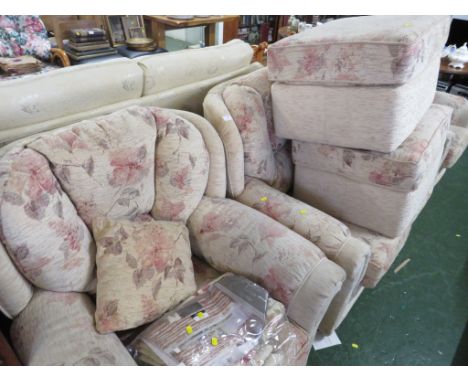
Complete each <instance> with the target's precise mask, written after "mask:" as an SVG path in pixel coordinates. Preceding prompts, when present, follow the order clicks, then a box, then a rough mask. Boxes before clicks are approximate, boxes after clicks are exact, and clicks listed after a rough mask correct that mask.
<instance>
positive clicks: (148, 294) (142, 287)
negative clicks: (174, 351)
mask: <svg viewBox="0 0 468 382" xmlns="http://www.w3.org/2000/svg"><path fill="white" fill-rule="evenodd" d="M93 232H94V237H95V239H96V243H97V255H96V265H97V280H98V281H97V294H96V314H95V318H96V328H97V330H98V331H99V332H100V333H108V332H113V331H118V330H124V329H130V328H134V327H137V326H140V325H143V324H144V323H147V322H150V321H152V320H154V319H156V318H158V317H159V316H161V315H162V314H163V313H164V312H166V311H167V310H168V309H170V308H172V307H174V306H175V305H177V304H178V303H180V302H181V301H183V300H184V299H185V298H187V297H188V296H190V295H191V294H192V293H193V292H195V290H196V287H195V278H194V271H193V264H192V260H191V251H190V243H189V237H188V230H187V228H186V227H185V225H183V224H182V223H179V222H166V221H146V222H142V221H128V220H112V219H108V218H105V217H99V218H96V219H95V220H94V222H93Z"/></svg>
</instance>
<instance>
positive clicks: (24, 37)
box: [0, 16, 70, 66]
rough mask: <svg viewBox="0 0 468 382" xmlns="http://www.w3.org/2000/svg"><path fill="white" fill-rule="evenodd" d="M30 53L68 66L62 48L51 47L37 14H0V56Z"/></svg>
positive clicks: (66, 57) (68, 61)
mask: <svg viewBox="0 0 468 382" xmlns="http://www.w3.org/2000/svg"><path fill="white" fill-rule="evenodd" d="M24 55H31V56H35V57H36V58H38V59H40V60H42V61H49V62H51V63H55V64H58V65H60V66H70V60H69V58H68V56H67V54H66V53H65V51H64V50H62V49H57V48H51V46H50V42H49V40H48V38H47V31H46V28H45V26H44V23H43V22H42V20H41V19H40V18H39V16H0V57H16V56H24Z"/></svg>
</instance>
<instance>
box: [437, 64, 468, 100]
mask: <svg viewBox="0 0 468 382" xmlns="http://www.w3.org/2000/svg"><path fill="white" fill-rule="evenodd" d="M449 62H450V61H449V60H448V58H442V60H441V61H440V68H439V72H440V73H443V74H448V75H449V79H448V87H447V90H446V91H447V93H448V92H450V89H452V86H453V85H454V84H455V83H456V79H455V77H456V76H460V77H466V76H468V64H465V66H464V67H463V68H461V69H455V68H452V67H451V66H449Z"/></svg>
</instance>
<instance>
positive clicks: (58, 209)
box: [54, 200, 63, 219]
mask: <svg viewBox="0 0 468 382" xmlns="http://www.w3.org/2000/svg"><path fill="white" fill-rule="evenodd" d="M54 212H55V214H56V215H57V216H58V217H59V218H60V219H63V203H62V201H61V200H57V202H56V203H55V204H54Z"/></svg>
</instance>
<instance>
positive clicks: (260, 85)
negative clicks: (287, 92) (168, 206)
mask: <svg viewBox="0 0 468 382" xmlns="http://www.w3.org/2000/svg"><path fill="white" fill-rule="evenodd" d="M222 98H223V101H224V103H225V105H226V107H227V109H228V110H229V113H230V115H231V117H232V119H233V120H234V122H235V124H236V126H237V128H238V130H239V134H240V137H241V139H242V145H243V151H244V174H245V176H249V177H252V178H257V179H261V180H263V181H265V182H266V183H268V184H270V185H271V186H273V187H278V188H280V189H281V190H287V189H289V186H290V184H291V179H290V175H291V169H292V166H291V156H290V155H285V154H288V152H289V150H288V149H287V148H286V146H287V145H286V142H287V140H285V139H282V138H279V137H277V136H276V134H275V128H274V122H273V114H272V108H271V83H270V82H269V81H268V76H267V71H266V68H265V69H261V70H257V71H255V72H253V73H250V74H248V75H246V76H242V77H240V78H239V79H237V80H235V81H233V82H232V83H231V84H229V85H228V86H226V88H225V89H224V91H223V93H222ZM288 178H289V179H288Z"/></svg>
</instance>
